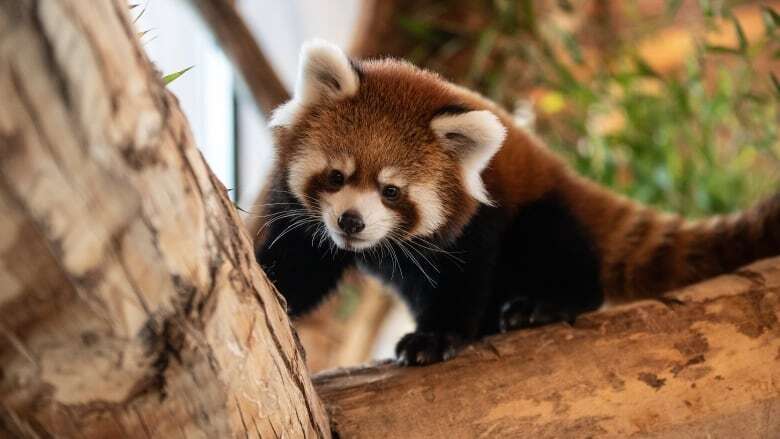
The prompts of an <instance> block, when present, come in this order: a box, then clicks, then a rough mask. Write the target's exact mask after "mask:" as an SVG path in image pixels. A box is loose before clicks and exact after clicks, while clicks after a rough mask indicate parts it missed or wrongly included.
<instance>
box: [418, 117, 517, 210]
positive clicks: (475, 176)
mask: <svg viewBox="0 0 780 439" xmlns="http://www.w3.org/2000/svg"><path fill="white" fill-rule="evenodd" d="M431 129H432V130H433V132H434V133H435V134H436V137H437V138H438V139H439V142H440V143H441V144H442V145H443V146H444V147H445V148H447V149H449V150H451V151H453V152H455V154H456V155H457V157H458V159H459V160H460V164H461V169H462V170H463V178H464V180H465V183H466V189H467V190H468V192H469V194H470V195H471V196H472V197H474V198H475V199H476V200H477V201H479V202H481V203H485V204H488V205H490V204H492V201H491V200H490V195H489V194H488V193H487V190H486V189H485V185H484V183H483V182H482V177H481V176H480V174H481V173H482V171H483V170H484V169H485V167H487V165H488V163H490V160H491V159H492V158H493V156H494V155H495V154H496V153H497V152H498V150H499V149H500V148H501V145H502V144H503V143H504V138H505V137H506V128H505V127H504V125H502V124H501V121H500V120H499V119H498V117H496V115H495V114H493V113H491V112H490V111H487V110H479V111H464V112H460V113H457V114H443V115H440V116H437V117H434V118H433V120H432V121H431Z"/></svg>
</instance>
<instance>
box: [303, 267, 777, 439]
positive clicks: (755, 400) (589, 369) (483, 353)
mask: <svg viewBox="0 0 780 439" xmlns="http://www.w3.org/2000/svg"><path fill="white" fill-rule="evenodd" d="M779 320H780V258H775V259H768V260H765V261H761V262H758V263H756V264H754V265H752V266H749V267H747V268H745V269H743V270H741V271H739V272H738V273H736V274H733V275H727V276H721V277H719V278H716V279H713V280H710V281H707V282H703V283H701V284H698V285H694V286H691V287H688V288H685V289H683V290H680V291H679V292H676V293H674V294H671V295H669V296H668V297H667V298H664V299H663V300H662V301H655V302H639V303H635V304H633V305H629V306H622V307H616V308H613V309H607V310H605V311H602V312H598V313H593V314H589V315H585V316H582V317H580V318H579V319H578V320H577V322H576V324H575V325H574V326H573V327H571V326H566V325H552V326H548V327H543V328H538V329H534V330H524V331H517V332H514V333H510V334H504V335H500V336H496V337H491V338H488V339H486V340H484V341H482V342H479V343H477V344H475V345H473V346H470V347H468V348H467V349H465V351H464V352H462V353H461V354H460V355H458V356H457V357H456V358H454V359H452V360H450V361H448V362H446V363H442V364H436V365H433V366H429V367H422V368H398V367H396V366H393V365H389V364H384V365H378V366H374V367H368V368H362V369H349V370H341V371H335V372H328V373H325V374H321V375H319V376H318V377H315V379H314V382H315V386H316V387H317V390H318V392H319V394H320V396H321V397H322V399H323V401H324V402H325V405H326V407H327V408H328V411H329V413H330V415H331V420H332V425H333V428H334V431H336V432H337V433H339V434H340V435H341V437H349V438H377V437H394V436H395V435H398V432H403V435H404V437H425V438H448V439H449V438H476V437H533V438H548V437H549V438H558V437H619V438H623V437H634V436H641V437H664V438H691V437H719V438H777V437H780V323H779Z"/></svg>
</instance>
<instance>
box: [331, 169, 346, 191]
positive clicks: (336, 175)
mask: <svg viewBox="0 0 780 439" xmlns="http://www.w3.org/2000/svg"><path fill="white" fill-rule="evenodd" d="M328 184H329V185H331V187H334V188H340V187H341V186H344V174H342V173H341V171H337V170H335V169H334V170H332V171H330V173H329V174H328Z"/></svg>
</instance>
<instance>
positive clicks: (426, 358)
mask: <svg viewBox="0 0 780 439" xmlns="http://www.w3.org/2000/svg"><path fill="white" fill-rule="evenodd" d="M461 344H462V339H461V338H460V337H459V336H457V335H454V334H446V333H445V334H441V333H436V332H410V333H409V334H406V335H404V336H403V337H402V338H401V340H400V341H399V342H398V344H397V345H395V355H396V357H397V358H398V363H399V364H401V365H403V366H422V365H424V364H431V363H438V362H439V361H446V360H449V359H450V358H452V357H454V356H455V353H456V352H457V350H458V348H459V347H460V345H461Z"/></svg>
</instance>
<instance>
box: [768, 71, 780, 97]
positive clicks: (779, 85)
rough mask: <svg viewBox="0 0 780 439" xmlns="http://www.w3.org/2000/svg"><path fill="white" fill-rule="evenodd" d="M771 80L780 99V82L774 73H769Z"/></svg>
mask: <svg viewBox="0 0 780 439" xmlns="http://www.w3.org/2000/svg"><path fill="white" fill-rule="evenodd" d="M769 78H770V79H771V80H772V85H774V86H775V93H776V94H777V97H780V80H778V79H777V76H775V74H774V73H773V72H770V73H769Z"/></svg>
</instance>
